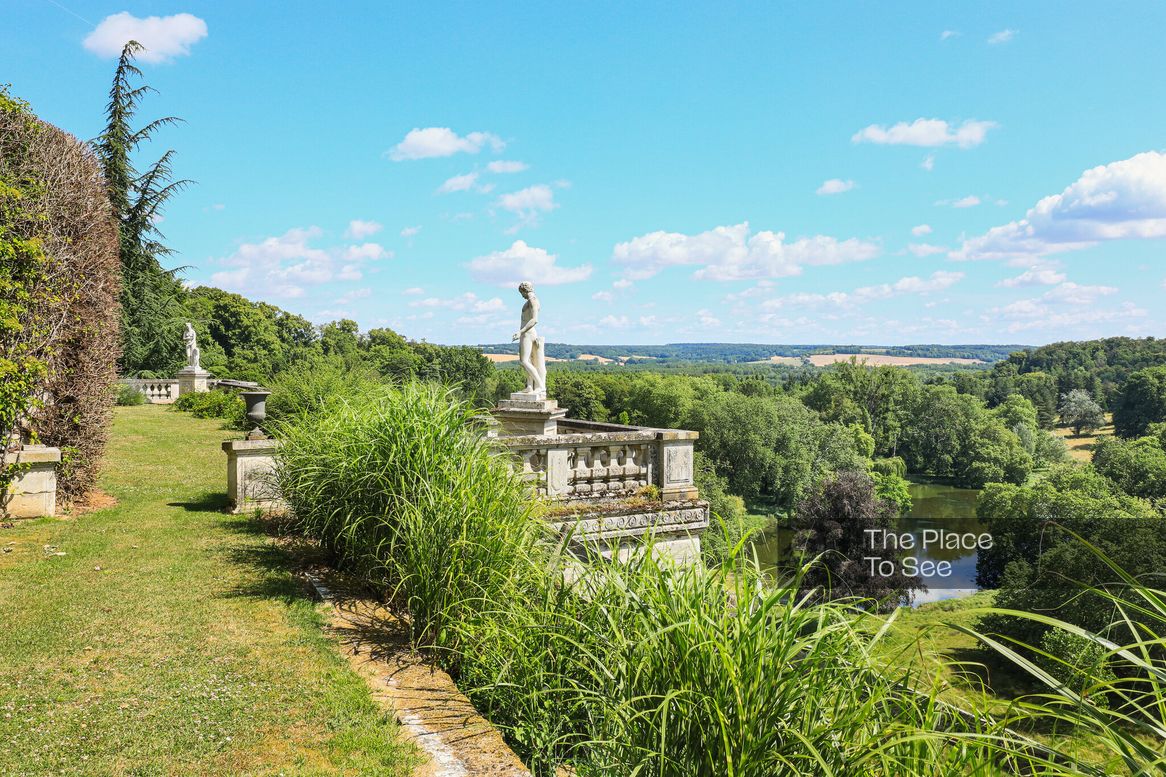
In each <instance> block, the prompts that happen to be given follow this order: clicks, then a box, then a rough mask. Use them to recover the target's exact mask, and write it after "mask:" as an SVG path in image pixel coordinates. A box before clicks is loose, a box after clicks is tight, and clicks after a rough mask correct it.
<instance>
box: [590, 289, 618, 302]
mask: <svg viewBox="0 0 1166 777" xmlns="http://www.w3.org/2000/svg"><path fill="white" fill-rule="evenodd" d="M591 299H593V300H595V301H596V302H611V301H612V300H614V299H615V295H614V294H612V293H611V292H610V291H597V292H595V293H594V294H592V295H591Z"/></svg>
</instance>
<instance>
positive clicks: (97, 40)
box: [82, 11, 207, 64]
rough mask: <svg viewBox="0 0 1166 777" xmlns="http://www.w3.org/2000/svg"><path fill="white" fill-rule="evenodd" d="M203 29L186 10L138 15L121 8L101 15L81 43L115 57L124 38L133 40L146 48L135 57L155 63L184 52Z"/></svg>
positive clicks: (107, 55)
mask: <svg viewBox="0 0 1166 777" xmlns="http://www.w3.org/2000/svg"><path fill="white" fill-rule="evenodd" d="M206 32H207V30H206V22H204V21H203V20H202V19H200V18H198V17H197V16H193V15H191V14H188V13H179V14H174V15H173V16H147V17H146V18H144V19H139V18H138V17H136V16H134V15H133V14H131V13H129V12H128V11H122V12H121V13H115V14H113V15H111V16H107V17H105V18H104V19H102V20H101V23H100V24H98V25H97V27H96V28H94V30H93V31H92V32H91V33H89V34H88V35H87V36H85V40H84V41H83V42H82V45H83V46H84V47H85V48H86V49H88V50H89V51H92V52H93V53H94V54H97V55H98V56H101V57H117V56H120V55H121V50H122V48H123V47H124V46H125V44H126V43H127V42H129V41H131V40H136V41H137V42H138V43H141V44H142V45H143V46H144V47H145V49H146V50H145V51H142V52H140V53H139V54H138V59H140V60H141V61H143V62H149V63H151V64H156V63H159V62H169V61H170V60H172V59H173V58H174V57H179V56H186V55H187V54H189V53H190V47H191V46H193V45H194V44H195V43H198V42H199V41H200V40H202V39H203V38H205V37H206Z"/></svg>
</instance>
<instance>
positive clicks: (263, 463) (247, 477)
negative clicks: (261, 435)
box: [223, 439, 285, 513]
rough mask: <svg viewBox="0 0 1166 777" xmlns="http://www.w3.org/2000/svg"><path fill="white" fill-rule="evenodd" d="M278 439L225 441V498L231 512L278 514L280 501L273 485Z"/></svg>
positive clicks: (281, 499)
mask: <svg viewBox="0 0 1166 777" xmlns="http://www.w3.org/2000/svg"><path fill="white" fill-rule="evenodd" d="M278 450H279V440H272V439H262V440H226V441H224V442H223V452H224V453H226V454H227V499H228V501H229V502H230V511H231V512H232V513H246V512H250V511H252V510H262V511H265V512H267V511H279V510H282V509H284V507H285V505H284V501H283V498H282V497H281V496H280V494H279V489H278V487H277V486H276V484H275V479H274V472H275V454H276V452H277V451H278Z"/></svg>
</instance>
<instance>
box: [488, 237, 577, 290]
mask: <svg viewBox="0 0 1166 777" xmlns="http://www.w3.org/2000/svg"><path fill="white" fill-rule="evenodd" d="M557 260H558V256H556V255H555V254H551V253H547V251H546V250H545V249H542V248H535V247H534V246H530V245H527V244H526V242H525V241H522V240H515V241H514V244H513V245H512V246H510V247H509V248H507V249H506V250H504V251H494V252H493V253H490V254H486V255H485V256H479V257H476V258H474V259H472V260H470V263H469V269H470V274H471V275H473V276H474V279H475V280H478V281H481V282H483V283H494V284H497V285H499V286H512V285H516V284H518V283H520V282H522V281H530V282H531V283H533V284H535V285H538V284H542V285H544V286H552V285H557V284H561V283H575V282H577V281H583V280H586V279H587V278H589V277H591V265H589V264H584V265H580V266H578V267H560V266H558V264H557Z"/></svg>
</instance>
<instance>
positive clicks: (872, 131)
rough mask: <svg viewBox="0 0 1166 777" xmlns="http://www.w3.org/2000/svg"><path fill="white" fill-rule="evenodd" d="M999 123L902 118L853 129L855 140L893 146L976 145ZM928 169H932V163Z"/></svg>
mask: <svg viewBox="0 0 1166 777" xmlns="http://www.w3.org/2000/svg"><path fill="white" fill-rule="evenodd" d="M997 126H999V125H998V124H996V122H994V121H974V120H971V119H969V120H968V121H965V122H964V123H962V124H960V125H959V126H956V125H955V124H948V123H947V122H946V121H944V120H943V119H916V120H915V121H913V122H911V123H910V124H908V123H907V122H905V121H901V122H899V123H898V124H894V125H892V126H890V127H884V126H882V125H879V124H871V125H870V126H868V127H863V128H862V129H860V130H859V131H858V132H856V133H854V135H853V137H851V138H850V140H851V142H853V143H878V144H881V145H893V146H947V145H955V146H959V147H960V148H974V147H975V146H978V145H980V144H981V143H983V142H984V140H985V138H986V137H987V135H988V130H991V129H994V128H996V127H997ZM927 169H930V168H929V167H928V168H927Z"/></svg>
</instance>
